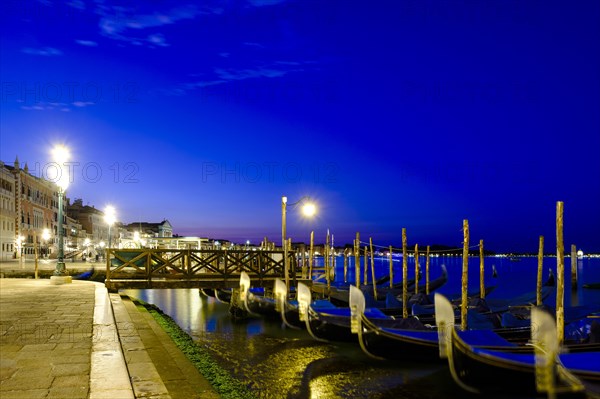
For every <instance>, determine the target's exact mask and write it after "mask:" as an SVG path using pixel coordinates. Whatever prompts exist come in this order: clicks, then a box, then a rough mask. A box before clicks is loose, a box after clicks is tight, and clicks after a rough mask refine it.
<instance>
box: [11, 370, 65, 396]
mask: <svg viewBox="0 0 600 399" xmlns="http://www.w3.org/2000/svg"><path fill="white" fill-rule="evenodd" d="M15 374H16V373H15ZM53 380H54V377H52V376H49V375H38V376H35V377H27V378H24V377H21V378H20V377H16V376H13V377H11V378H8V379H6V380H3V381H2V384H1V385H0V391H14V390H18V389H24V388H27V389H49V388H50V386H51V385H52V381H53ZM1 396H2V394H0V397H1Z"/></svg>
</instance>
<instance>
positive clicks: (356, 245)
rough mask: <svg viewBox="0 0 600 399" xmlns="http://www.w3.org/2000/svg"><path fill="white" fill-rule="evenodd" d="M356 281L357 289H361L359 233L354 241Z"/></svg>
mask: <svg viewBox="0 0 600 399" xmlns="http://www.w3.org/2000/svg"><path fill="white" fill-rule="evenodd" d="M354 279H355V280H356V287H357V288H358V287H360V234H359V233H358V232H356V238H355V239H354Z"/></svg>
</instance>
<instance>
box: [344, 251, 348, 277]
mask: <svg viewBox="0 0 600 399" xmlns="http://www.w3.org/2000/svg"><path fill="white" fill-rule="evenodd" d="M347 282H348V248H344V283H347Z"/></svg>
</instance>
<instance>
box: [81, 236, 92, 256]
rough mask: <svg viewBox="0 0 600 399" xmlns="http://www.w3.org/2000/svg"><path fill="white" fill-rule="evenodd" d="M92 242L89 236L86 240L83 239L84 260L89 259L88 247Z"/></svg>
mask: <svg viewBox="0 0 600 399" xmlns="http://www.w3.org/2000/svg"><path fill="white" fill-rule="evenodd" d="M90 243H91V241H90V239H89V238H86V239H85V240H83V256H82V258H83V260H84V261H85V260H86V259H87V256H88V248H89V246H90Z"/></svg>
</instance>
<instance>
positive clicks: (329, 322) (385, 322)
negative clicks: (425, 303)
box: [298, 283, 422, 342]
mask: <svg viewBox="0 0 600 399" xmlns="http://www.w3.org/2000/svg"><path fill="white" fill-rule="evenodd" d="M351 289H353V290H354V289H356V288H355V287H354V286H351ZM359 291H360V290H359ZM362 295H363V298H364V294H362ZM298 301H299V312H300V318H301V320H303V321H304V323H305V326H306V329H307V330H308V332H309V333H310V334H311V335H312V336H313V338H315V339H317V340H320V341H346V342H350V341H352V342H354V341H356V336H355V335H354V334H353V333H352V331H351V316H352V311H351V308H350V307H337V306H335V305H334V304H333V303H331V302H329V301H318V302H311V292H310V289H309V288H308V287H307V286H305V285H304V284H302V283H299V284H298ZM364 313H365V315H367V317H369V319H370V320H371V321H372V322H373V323H375V324H377V326H379V327H383V328H402V327H406V328H415V329H416V328H419V326H421V325H422V323H420V322H419V321H418V320H417V319H416V318H411V319H410V320H409V321H407V320H403V319H397V318H395V317H392V316H388V315H386V314H385V313H383V312H382V311H381V309H379V308H376V307H369V308H365V310H364Z"/></svg>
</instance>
